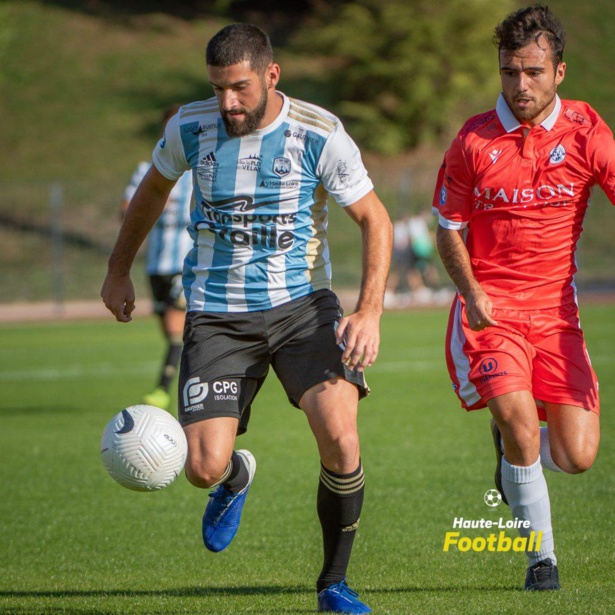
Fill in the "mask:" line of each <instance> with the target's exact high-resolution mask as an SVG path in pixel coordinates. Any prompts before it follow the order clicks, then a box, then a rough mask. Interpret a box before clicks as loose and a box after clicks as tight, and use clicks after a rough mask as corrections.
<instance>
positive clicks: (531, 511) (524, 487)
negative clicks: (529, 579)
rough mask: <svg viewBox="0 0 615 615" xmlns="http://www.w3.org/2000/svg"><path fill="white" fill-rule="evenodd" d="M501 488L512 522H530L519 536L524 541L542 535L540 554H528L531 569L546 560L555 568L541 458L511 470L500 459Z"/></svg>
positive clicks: (547, 497)
mask: <svg viewBox="0 0 615 615" xmlns="http://www.w3.org/2000/svg"><path fill="white" fill-rule="evenodd" d="M502 488H503V489H504V493H505V494H506V498H507V499H508V503H509V505H510V511H511V513H512V516H513V518H514V519H520V520H524V521H529V522H530V527H528V528H525V527H522V528H519V534H520V535H521V536H524V537H525V536H529V535H530V532H532V531H534V532H542V540H541V544H540V550H539V551H528V553H527V555H528V557H529V560H530V566H533V565H534V564H536V563H538V562H539V561H541V560H543V559H546V558H547V557H548V558H550V559H551V561H552V562H553V563H554V564H555V563H556V562H557V560H556V558H555V553H554V549H555V544H554V542H553V527H552V526H551V503H550V501H549V491H548V489H547V481H546V480H545V477H544V474H543V473H542V465H541V463H540V457H538V459H537V460H536V461H535V462H534V463H533V464H532V465H531V466H527V467H525V466H513V465H511V464H510V463H508V461H506V458H505V457H503V458H502Z"/></svg>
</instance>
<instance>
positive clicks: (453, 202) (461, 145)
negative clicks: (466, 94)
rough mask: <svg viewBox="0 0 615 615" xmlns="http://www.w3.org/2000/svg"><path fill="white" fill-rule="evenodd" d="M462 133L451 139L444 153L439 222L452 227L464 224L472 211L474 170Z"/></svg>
mask: <svg viewBox="0 0 615 615" xmlns="http://www.w3.org/2000/svg"><path fill="white" fill-rule="evenodd" d="M468 158H469V154H468V152H467V151H466V148H465V140H464V139H463V138H462V136H461V135H458V136H457V138H456V139H455V140H454V141H453V142H452V143H451V146H450V148H449V150H448V151H447V152H446V155H445V157H444V165H443V169H442V178H441V182H440V186H439V190H438V210H439V224H440V226H443V227H444V228H447V229H450V230H460V229H463V228H465V227H466V226H467V225H468V222H469V221H470V215H471V213H472V202H473V191H474V173H473V172H472V171H471V163H470V162H469V161H468Z"/></svg>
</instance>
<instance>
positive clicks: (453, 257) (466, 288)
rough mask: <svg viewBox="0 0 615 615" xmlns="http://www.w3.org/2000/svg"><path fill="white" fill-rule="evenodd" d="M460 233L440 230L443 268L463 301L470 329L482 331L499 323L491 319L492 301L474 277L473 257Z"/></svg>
mask: <svg viewBox="0 0 615 615" xmlns="http://www.w3.org/2000/svg"><path fill="white" fill-rule="evenodd" d="M461 233H462V231H458V230H454V229H446V228H444V227H443V226H438V230H437V231H436V244H437V246H438V252H439V253H440V258H441V259H442V264H443V265H444V268H445V269H446V271H447V273H448V275H449V276H450V278H451V280H452V281H453V282H454V284H455V286H456V287H457V290H458V291H459V294H460V295H461V296H462V297H463V299H464V303H465V307H466V315H467V317H468V323H469V325H470V328H471V329H473V330H474V331H480V330H481V329H485V328H486V327H489V326H492V325H497V324H498V323H497V322H496V321H495V320H494V319H493V318H492V316H491V313H492V305H491V300H490V299H489V297H488V296H487V294H486V293H485V292H484V291H483V289H482V288H481V285H480V284H479V283H478V281H477V280H476V278H475V277H474V273H473V272H472V263H471V262H470V255H469V254H468V250H467V248H466V245H465V242H464V240H463V237H462V235H461Z"/></svg>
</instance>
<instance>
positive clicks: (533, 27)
mask: <svg viewBox="0 0 615 615" xmlns="http://www.w3.org/2000/svg"><path fill="white" fill-rule="evenodd" d="M541 36H544V37H545V39H546V40H547V42H548V43H549V47H550V48H551V53H552V59H553V65H554V66H555V67H556V68H557V65H558V64H559V63H560V62H561V61H562V59H563V57H564V46H565V45H566V33H565V32H564V27H563V26H562V23H561V22H560V20H559V19H558V18H557V17H556V16H555V15H554V14H553V13H552V12H551V11H550V10H549V7H548V6H542V5H541V4H535V5H534V6H529V7H527V8H525V9H520V10H518V11H516V12H515V13H511V14H510V15H508V17H506V19H504V21H502V23H500V24H498V25H497V27H496V29H495V36H494V37H493V41H494V43H495V44H496V45H497V48H498V52H501V51H502V50H505V51H516V50H517V49H520V48H521V47H525V46H526V45H529V44H530V43H532V42H536V44H537V45H539V46H540V42H539V40H538V39H539V38H540V37H541Z"/></svg>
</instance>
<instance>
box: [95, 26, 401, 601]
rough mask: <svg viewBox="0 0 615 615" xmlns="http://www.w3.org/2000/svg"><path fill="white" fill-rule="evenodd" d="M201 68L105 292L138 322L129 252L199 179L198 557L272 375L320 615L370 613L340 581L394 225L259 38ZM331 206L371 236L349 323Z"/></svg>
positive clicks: (129, 223) (191, 353) (188, 270)
mask: <svg viewBox="0 0 615 615" xmlns="http://www.w3.org/2000/svg"><path fill="white" fill-rule="evenodd" d="M206 57H207V71H208V76H209V80H210V82H211V84H212V86H213V88H214V92H215V94H216V97H215V98H212V99H209V100H205V101H199V102H195V103H192V104H189V105H186V106H184V107H183V108H182V109H181V110H180V112H179V113H178V115H177V116H175V118H174V119H173V120H171V122H169V124H168V125H167V129H166V131H165V136H164V138H163V139H162V140H161V141H160V142H159V144H158V146H157V147H156V148H155V150H154V154H153V160H154V164H153V166H152V168H151V170H150V171H149V173H148V174H147V175H146V177H145V178H144V180H143V182H142V183H141V185H140V186H139V189H138V190H137V193H136V194H135V196H134V197H133V200H132V204H131V206H130V209H129V211H128V213H127V216H126V219H125V221H124V225H123V227H122V229H121V231H120V235H119V238H118V241H117V244H116V247H115V249H114V251H113V254H112V256H111V258H110V261H109V270H108V275H107V278H106V280H105V283H104V285H103V289H102V293H101V294H102V296H103V299H104V302H105V304H106V306H107V307H108V308H109V309H110V310H111V312H113V314H114V315H115V317H116V319H117V320H118V321H120V322H128V321H129V320H130V319H131V316H130V314H131V312H132V310H133V306H134V290H133V287H132V283H131V281H130V277H129V272H130V267H131V265H132V262H133V259H134V255H135V254H136V251H137V249H138V247H139V245H140V243H141V242H142V241H143V238H144V237H145V234H146V233H147V231H148V230H149V228H150V227H151V226H152V224H153V223H154V221H155V220H156V217H157V215H158V213H159V212H160V211H161V209H162V206H163V203H164V200H165V199H166V196H167V194H168V193H169V191H170V189H171V188H172V186H173V185H174V183H175V180H176V179H177V178H179V177H180V176H181V175H182V173H183V172H184V171H185V170H187V169H189V168H190V169H192V172H193V178H194V190H195V202H196V205H195V208H194V210H193V213H192V224H191V227H190V232H191V234H192V236H193V238H194V248H193V250H192V251H191V253H190V255H189V256H188V258H187V259H186V264H185V267H184V275H183V280H184V288H185V291H186V298H187V301H188V314H187V319H186V328H185V333H184V350H183V354H182V361H181V367H180V391H179V418H180V421H181V423H182V424H183V426H184V429H185V433H186V437H187V440H188V460H187V462H186V476H187V477H188V480H189V481H190V482H191V483H192V484H193V485H195V486H197V487H201V488H210V487H214V486H217V487H216V489H215V490H214V491H212V492H211V494H210V501H209V504H208V506H207V508H206V510H205V514H204V516H203V539H204V542H205V545H206V547H207V548H208V549H210V550H211V551H220V550H222V549H225V548H226V547H227V546H228V545H229V544H230V542H231V540H232V539H233V537H234V536H235V533H236V532H237V529H238V526H239V521H240V516H241V511H242V507H243V505H244V502H245V498H246V495H247V493H248V489H249V487H250V485H251V483H252V480H253V476H254V471H255V468H256V463H255V461H254V457H253V456H252V454H251V453H250V452H249V451H246V450H239V451H234V450H233V449H234V445H235V438H236V435H237V434H238V433H242V432H243V431H245V429H246V428H247V424H248V419H249V416H250V409H251V404H252V401H253V399H254V398H255V396H256V394H257V392H258V390H259V388H260V386H261V385H262V383H263V381H264V379H265V377H266V375H267V373H268V370H269V367H270V366H271V367H273V369H274V371H275V372H276V374H277V376H278V377H279V379H280V381H281V383H282V385H283V386H284V389H285V391H286V394H287V396H288V399H289V401H290V402H291V404H293V405H294V406H296V407H298V408H300V409H302V410H303V411H304V412H305V414H306V416H307V420H308V423H309V425H310V427H311V429H312V431H313V433H314V436H315V438H316V442H317V445H318V451H319V455H320V460H321V472H320V481H319V487H318V501H317V509H318V516H319V519H320V523H321V526H322V534H323V546H324V565H323V568H322V571H321V573H320V576H319V578H318V581H317V602H318V609H319V610H320V611H329V612H336V613H369V612H370V609H369V607H368V606H367V605H365V604H364V603H363V602H361V601H360V600H359V598H358V595H357V593H356V592H354V591H353V590H351V589H350V588H349V587H348V585H347V584H346V580H345V579H346V570H347V567H348V563H349V559H350V553H351V549H352V544H353V540H354V535H355V532H356V529H357V527H358V525H359V516H360V512H361V508H362V503H363V493H364V484H365V479H364V474H363V467H362V464H361V458H360V452H359V437H358V432H357V411H358V400H359V398H360V397H363V396H365V395H366V394H367V393H368V391H369V390H368V388H367V385H366V383H365V379H364V375H363V369H364V368H366V367H369V366H370V365H372V364H373V363H374V361H375V360H376V357H377V354H378V348H379V323H380V317H381V313H382V303H383V296H384V288H385V284H386V277H387V273H388V269H389V261H390V252H391V235H392V232H391V222H390V219H389V216H388V214H387V212H386V210H385V208H384V206H383V205H382V203H381V202H380V200H379V199H378V197H377V196H376V194H375V192H374V190H373V185H372V182H371V181H370V179H369V177H368V175H367V172H366V170H365V167H364V165H363V163H362V161H361V156H360V153H359V150H358V149H357V147H356V145H355V144H354V142H353V141H352V140H351V139H350V137H349V136H348V135H347V134H346V132H345V131H344V128H343V126H342V124H341V122H340V121H339V119H338V118H336V117H335V116H334V115H332V114H331V113H329V112H327V111H325V110H324V109H321V108H320V107H317V106H315V105H312V104H309V103H306V102H303V101H299V100H295V99H291V98H289V97H288V96H286V95H285V94H283V93H281V92H279V91H277V90H276V85H277V83H278V81H279V76H280V67H279V66H278V64H276V63H274V61H273V53H272V50H271V43H270V42H269V39H268V37H267V36H266V34H265V33H264V32H262V31H261V30H260V29H258V28H256V27H254V26H251V25H247V24H235V25H231V26H228V27H226V28H223V29H222V30H221V31H220V32H218V33H217V34H216V35H215V36H214V37H213V38H212V39H211V41H210V42H209V44H208V46H207V53H206ZM328 194H331V195H333V196H334V197H335V200H336V201H337V203H338V204H339V205H341V206H342V207H344V209H345V211H346V212H347V213H348V214H349V216H350V217H351V218H352V220H353V221H354V222H356V223H357V224H358V225H359V227H360V229H361V233H362V238H363V276H362V283H361V289H360V294H359V300H358V303H357V306H356V310H355V312H354V313H353V314H351V315H349V316H347V317H343V315H342V312H341V308H340V306H339V302H338V300H337V297H336V296H335V295H334V294H333V292H332V291H331V290H330V285H331V266H330V261H329V247H328V240H327V196H328Z"/></svg>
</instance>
